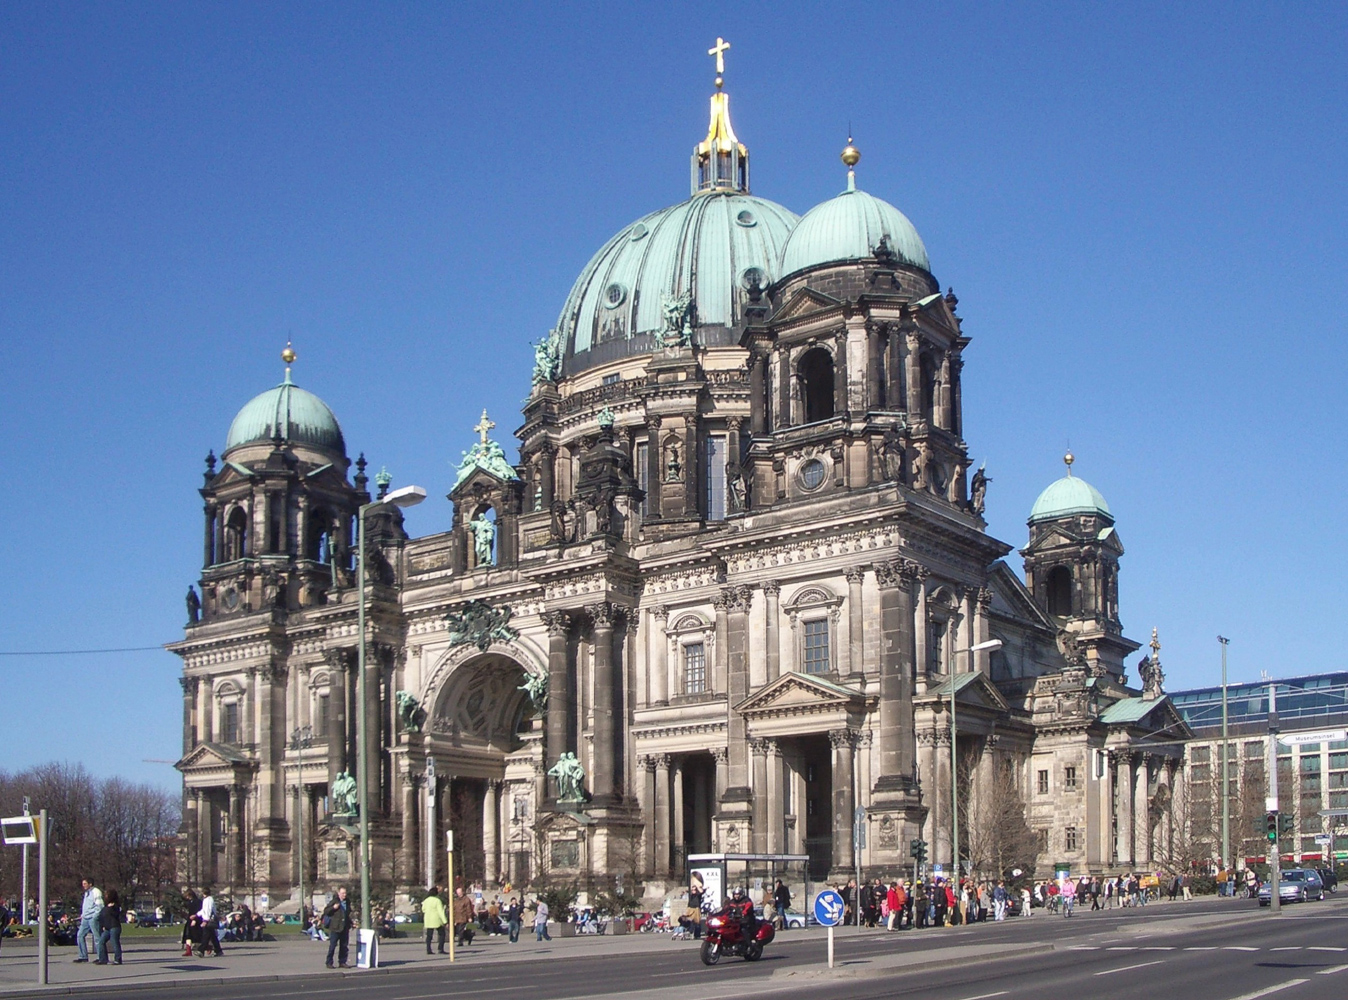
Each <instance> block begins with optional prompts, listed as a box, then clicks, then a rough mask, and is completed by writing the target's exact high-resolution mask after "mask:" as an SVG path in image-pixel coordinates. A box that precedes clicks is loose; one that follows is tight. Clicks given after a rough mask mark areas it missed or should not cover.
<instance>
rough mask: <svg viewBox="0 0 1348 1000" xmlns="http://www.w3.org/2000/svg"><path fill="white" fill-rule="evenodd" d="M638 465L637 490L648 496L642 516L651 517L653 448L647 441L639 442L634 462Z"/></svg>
mask: <svg viewBox="0 0 1348 1000" xmlns="http://www.w3.org/2000/svg"><path fill="white" fill-rule="evenodd" d="M633 464H634V465H636V467H637V468H636V473H637V488H638V489H640V490H642V491H643V492H645V493H646V494H647V496H645V497H643V498H642V501H641V516H642V517H649V516H650V513H651V498H650V495H649V494H650V490H651V446H650V444H649V443H648V442H646V441H638V442H637V455H636V459H635V461H634V462H633Z"/></svg>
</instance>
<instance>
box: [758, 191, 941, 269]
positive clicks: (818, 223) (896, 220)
mask: <svg viewBox="0 0 1348 1000" xmlns="http://www.w3.org/2000/svg"><path fill="white" fill-rule="evenodd" d="M885 238H888V241H889V249H890V250H891V251H892V252H893V253H894V254H895V255H896V256H897V257H898V258H899V260H900V261H901V262H902V263H904V264H908V265H911V266H913V267H918V268H921V269H922V270H924V271H926V272H928V273H930V272H931V261H930V260H928V259H927V248H926V247H925V246H924V245H923V244H922V237H921V236H919V235H918V234H917V229H916V228H914V226H913V224H912V223H911V222H909V221H908V217H907V216H906V215H904V214H903V213H902V212H900V211H899V210H898V209H897V208H895V207H894V206H893V205H891V204H890V203H889V202H887V201H883V200H881V199H880V198H877V197H875V196H874V195H871V194H867V193H866V192H865V191H859V190H856V189H855V188H854V187H853V182H852V181H851V179H850V178H849V181H848V189H847V190H846V191H844V192H843V193H842V194H840V195H838V196H837V197H836V198H831V199H829V200H828V201H826V202H824V203H823V204H822V205H816V206H815V207H814V208H812V209H810V210H809V211H808V212H806V213H805V215H804V216H803V217H802V218H801V220H800V222H798V223H796V227H795V229H793V230H792V231H791V238H790V239H789V240H787V241H786V248H785V249H784V250H783V251H782V274H783V275H787V274H795V273H796V272H797V271H803V270H805V269H806V268H808V267H818V266H819V265H821V264H832V263H836V262H841V261H848V260H864V259H865V258H867V257H871V256H873V255H874V254H875V248H876V247H877V246H879V245H880V241H881V240H882V239H885Z"/></svg>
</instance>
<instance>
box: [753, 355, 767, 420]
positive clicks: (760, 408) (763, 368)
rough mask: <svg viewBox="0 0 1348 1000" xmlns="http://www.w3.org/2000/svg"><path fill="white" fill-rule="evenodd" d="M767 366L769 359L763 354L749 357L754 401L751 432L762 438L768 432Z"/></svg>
mask: <svg viewBox="0 0 1348 1000" xmlns="http://www.w3.org/2000/svg"><path fill="white" fill-rule="evenodd" d="M767 366H768V359H767V358H766V357H765V356H763V355H762V354H760V353H758V352H754V353H752V354H750V355H749V399H750V400H752V403H751V405H750V407H749V432H750V433H751V434H753V436H754V437H762V436H763V435H764V434H766V433H767V432H768V428H767V417H768V398H767V385H766V378H767Z"/></svg>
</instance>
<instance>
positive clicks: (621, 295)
mask: <svg viewBox="0 0 1348 1000" xmlns="http://www.w3.org/2000/svg"><path fill="white" fill-rule="evenodd" d="M626 298H627V289H626V288H624V287H623V286H622V285H620V284H618V282H616V281H615V282H613V283H612V284H611V285H609V286H608V287H607V288H605V289H604V308H605V309H617V308H618V306H620V305H622V304H623V302H624V301H625V300H626Z"/></svg>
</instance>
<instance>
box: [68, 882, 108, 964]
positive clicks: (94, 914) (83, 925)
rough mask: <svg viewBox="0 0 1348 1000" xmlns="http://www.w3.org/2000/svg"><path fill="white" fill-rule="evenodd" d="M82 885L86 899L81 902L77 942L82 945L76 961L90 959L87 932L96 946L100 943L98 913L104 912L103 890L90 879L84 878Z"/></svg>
mask: <svg viewBox="0 0 1348 1000" xmlns="http://www.w3.org/2000/svg"><path fill="white" fill-rule="evenodd" d="M80 885H82V886H83V887H84V900H83V902H82V903H81V904H80V926H79V930H77V931H76V934H78V935H79V936H78V937H77V938H76V939H75V943H76V944H78V945H79V946H80V954H79V957H78V958H76V959H75V961H76V962H87V961H89V946H88V945H87V944H85V943H84V937H85V935H86V934H87V935H88V936H89V937H91V938H93V940H94V946H95V947H97V945H98V934H99V931H98V915H99V914H100V913H102V912H103V890H101V889H99V888H97V887H96V886H95V885H94V884H93V882H91V881H89V879H87V878H86V879H82V880H81V881H80Z"/></svg>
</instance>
